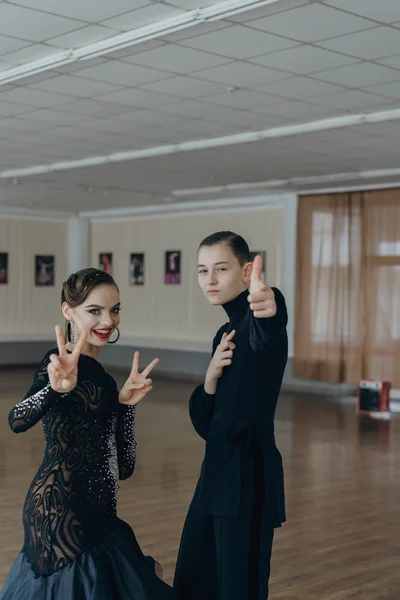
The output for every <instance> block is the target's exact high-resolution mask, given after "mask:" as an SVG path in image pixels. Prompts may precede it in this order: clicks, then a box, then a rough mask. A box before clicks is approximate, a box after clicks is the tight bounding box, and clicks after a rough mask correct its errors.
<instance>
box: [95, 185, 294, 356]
mask: <svg viewBox="0 0 400 600" xmlns="http://www.w3.org/2000/svg"><path fill="white" fill-rule="evenodd" d="M204 206H205V207H206V208H204V209H203V210H197V211H196V212H190V213H188V212H180V213H179V212H176V211H174V212H173V213H169V214H168V213H167V214H163V215H162V216H157V215H154V214H153V215H144V216H140V215H132V216H131V217H124V218H118V217H114V218H112V219H110V218H107V219H106V218H104V219H101V220H95V221H94V222H93V223H92V228H91V262H92V265H93V266H97V264H98V255H99V253H100V252H112V253H113V275H114V277H115V279H116V281H117V283H118V285H119V287H120V291H121V300H122V304H123V312H122V313H121V319H122V322H121V332H122V337H121V343H127V344H131V343H136V344H137V343H141V344H144V345H152V346H159V347H163V348H168V347H171V348H181V349H182V348H187V349H194V348H197V349H204V350H207V351H209V346H210V341H211V340H212V337H213V335H214V333H215V331H216V329H217V328H218V327H219V326H220V325H221V324H223V323H224V322H225V321H226V315H225V313H224V311H223V309H221V308H215V307H211V306H210V305H209V304H208V303H207V301H206V299H205V298H204V296H203V294H202V292H201V291H200V289H199V287H198V283H197V269H196V264H197V260H196V259H197V255H196V254H197V247H198V244H199V242H200V241H201V240H202V239H203V238H204V237H206V236H207V235H209V234H210V233H213V232H215V231H218V230H222V229H230V230H233V231H235V232H237V233H239V234H241V235H242V236H243V237H244V238H245V239H246V240H247V242H248V243H249V246H250V248H251V249H252V250H266V252H267V280H268V283H269V284H270V285H275V286H277V287H279V288H280V289H281V290H282V291H283V293H284V294H285V295H286V297H287V301H288V308H289V311H290V313H291V314H293V306H292V305H293V295H294V281H293V278H294V266H295V261H294V252H295V225H296V211H297V200H296V197H295V196H293V195H284V196H283V195H282V196H276V197H263V198H252V199H241V201H237V200H236V201H235V203H234V205H233V206H232V205H231V206H229V205H226V204H225V205H224V206H221V204H219V203H218V202H215V203H208V204H207V205H206V204H205V205H204ZM293 217H294V219H293ZM165 250H181V251H182V265H181V270H182V283H181V285H175V286H167V285H164V281H163V275H164V253H165ZM131 252H144V253H145V255H146V256H145V262H146V264H145V271H146V272H145V277H146V283H145V286H143V287H141V286H129V285H128V263H129V256H130V253H131ZM290 337H292V332H291V333H290Z"/></svg>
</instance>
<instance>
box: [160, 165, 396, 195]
mask: <svg viewBox="0 0 400 600" xmlns="http://www.w3.org/2000/svg"><path fill="white" fill-rule="evenodd" d="M388 177H400V167H396V168H394V169H375V170H370V171H354V172H348V173H332V174H328V175H317V176H315V177H293V178H290V179H275V180H274V179H270V180H267V181H255V182H251V183H232V184H228V185H220V186H212V187H204V188H192V189H190V188H189V189H186V190H185V189H182V190H174V191H172V192H171V195H172V196H175V198H184V197H193V196H209V195H211V194H220V193H223V192H238V191H250V190H265V189H276V188H286V189H291V190H293V189H298V188H299V187H302V186H305V185H319V184H325V183H334V182H344V181H354V180H365V179H380V178H386V179H387V178H388ZM388 185H393V183H392V184H388Z"/></svg>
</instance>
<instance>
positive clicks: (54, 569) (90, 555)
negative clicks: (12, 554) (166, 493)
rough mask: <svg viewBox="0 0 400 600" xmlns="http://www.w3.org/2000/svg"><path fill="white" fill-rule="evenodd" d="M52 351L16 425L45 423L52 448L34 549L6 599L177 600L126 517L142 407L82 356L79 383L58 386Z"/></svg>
mask: <svg viewBox="0 0 400 600" xmlns="http://www.w3.org/2000/svg"><path fill="white" fill-rule="evenodd" d="M52 353H57V350H51V351H50V352H48V354H46V356H45V357H44V359H43V361H42V363H41V365H40V367H39V369H38V371H37V372H36V374H35V378H34V381H33V385H32V387H31V389H30V390H29V392H28V393H27V395H26V397H25V399H24V400H22V402H20V403H19V404H17V406H15V407H14V408H13V410H12V411H11V412H10V415H9V423H10V427H11V429H12V430H13V431H15V432H16V433H20V432H23V431H26V430H27V429H29V428H30V427H32V426H33V425H35V424H36V423H37V422H38V421H40V420H42V425H43V430H44V435H45V440H46V447H45V455H44V459H43V462H42V464H41V466H40V467H39V470H38V472H37V474H36V476H35V478H34V480H33V482H32V484H31V486H30V488H29V490H28V494H27V497H26V500H25V506H24V512H23V523H24V532H25V541H24V546H23V548H22V550H21V552H20V554H19V555H18V557H17V559H16V561H15V563H14V565H13V566H12V568H11V571H10V573H9V575H8V577H7V580H6V582H5V584H4V587H3V589H2V591H1V592H0V599H1V600H89V599H90V600H172V599H173V598H174V594H173V591H172V590H171V588H170V587H169V586H168V585H167V584H165V583H164V582H163V581H161V580H160V579H159V578H158V577H157V576H156V574H155V570H154V566H155V563H154V560H153V559H151V558H150V557H145V556H144V555H143V553H142V551H141V549H140V547H139V545H138V543H137V541H136V538H135V535H134V533H133V531H132V529H131V528H130V526H129V525H128V524H127V523H125V522H123V521H121V520H120V519H118V517H117V513H116V503H117V490H118V487H119V483H118V481H119V479H127V478H128V477H130V476H131V475H132V473H133V471H134V468H135V458H136V441H135V434H134V423H135V407H129V406H124V405H121V404H120V403H119V402H118V390H117V385H116V383H115V381H114V379H113V378H112V377H111V376H110V375H108V374H107V373H106V371H105V370H104V369H103V367H102V366H101V365H100V363H99V362H98V361H96V360H95V359H93V358H91V357H88V356H85V355H81V357H80V359H79V365H78V384H77V386H76V388H75V389H74V390H73V391H72V392H71V393H69V394H60V393H58V392H55V391H54V390H52V388H51V387H50V384H49V379H48V375H47V365H48V363H49V356H50V354H52Z"/></svg>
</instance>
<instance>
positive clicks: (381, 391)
mask: <svg viewBox="0 0 400 600" xmlns="http://www.w3.org/2000/svg"><path fill="white" fill-rule="evenodd" d="M391 387H392V384H391V383H390V381H377V380H376V379H362V380H361V381H360V383H359V385H358V402H357V412H358V413H360V414H368V415H376V416H379V415H380V414H381V415H384V414H388V413H390V390H391Z"/></svg>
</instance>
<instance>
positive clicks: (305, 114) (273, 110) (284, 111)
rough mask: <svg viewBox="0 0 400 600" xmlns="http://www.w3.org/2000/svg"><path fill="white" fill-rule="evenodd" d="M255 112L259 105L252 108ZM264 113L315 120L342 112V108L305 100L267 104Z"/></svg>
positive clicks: (292, 118) (293, 118)
mask: <svg viewBox="0 0 400 600" xmlns="http://www.w3.org/2000/svg"><path fill="white" fill-rule="evenodd" d="M254 111H255V112H261V109H260V107H258V108H256V109H254ZM263 113H264V114H271V115H275V116H279V117H284V118H288V119H291V120H293V121H304V120H307V121H315V120H318V119H324V118H328V117H333V116H335V114H342V113H343V110H335V109H333V108H328V107H326V106H316V105H314V104H308V103H306V102H299V101H293V102H280V103H279V104H275V105H274V106H267V107H265V108H264V110H263Z"/></svg>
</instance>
